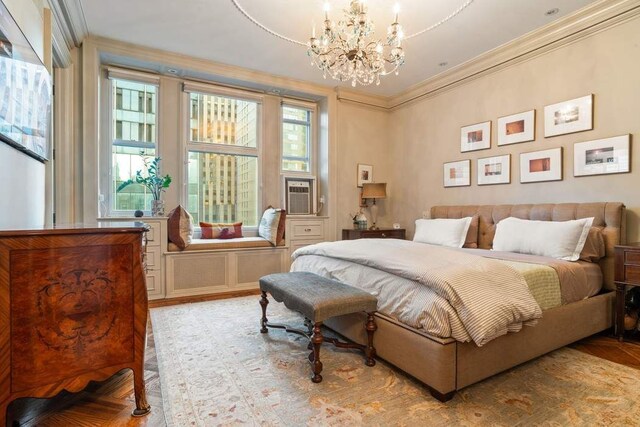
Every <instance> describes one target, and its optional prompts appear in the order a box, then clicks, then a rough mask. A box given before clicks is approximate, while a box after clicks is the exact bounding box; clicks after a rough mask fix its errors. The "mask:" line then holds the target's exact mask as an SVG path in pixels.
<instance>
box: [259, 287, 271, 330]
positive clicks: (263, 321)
mask: <svg viewBox="0 0 640 427" xmlns="http://www.w3.org/2000/svg"><path fill="white" fill-rule="evenodd" d="M261 292H262V298H260V307H262V319H260V333H262V334H266V333H267V332H268V330H267V322H268V320H267V305H269V300H268V299H267V293H266V292H265V291H261Z"/></svg>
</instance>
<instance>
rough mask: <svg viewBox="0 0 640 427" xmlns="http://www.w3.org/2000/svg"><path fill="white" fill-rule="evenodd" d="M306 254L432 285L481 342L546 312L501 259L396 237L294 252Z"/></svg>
mask: <svg viewBox="0 0 640 427" xmlns="http://www.w3.org/2000/svg"><path fill="white" fill-rule="evenodd" d="M305 255H314V256H323V257H328V258H333V259H338V260H344V261H349V262H352V263H356V264H360V265H364V266H368V267H371V268H374V269H377V270H380V271H384V272H387V273H389V274H393V275H396V276H398V277H401V278H404V279H408V280H412V281H415V282H417V283H419V284H421V285H423V286H426V287H428V288H429V289H431V290H432V291H433V292H434V293H435V294H437V296H438V297H440V298H441V299H443V300H445V301H446V302H447V303H448V304H449V305H450V306H451V307H452V308H453V310H454V311H455V313H456V314H457V316H458V317H459V320H460V322H461V323H462V325H464V328H465V329H466V331H467V332H468V334H469V336H470V337H471V339H472V340H473V341H474V342H475V343H476V344H477V345H478V346H481V345H484V344H486V343H487V342H489V341H490V340H492V339H494V338H497V337H499V336H501V335H505V334H506V333H507V332H516V331H519V330H520V329H521V328H522V326H523V325H533V324H535V323H536V321H537V320H536V319H539V318H540V317H541V316H542V311H541V309H540V306H539V305H538V304H537V303H536V301H535V299H534V298H533V296H532V295H531V292H530V291H529V289H528V287H527V283H526V282H525V279H524V278H523V276H522V275H521V274H520V273H518V272H517V271H516V270H514V269H513V268H510V267H509V266H507V265H505V264H504V263H501V262H500V261H497V260H493V259H488V258H484V257H481V256H477V255H472V254H466V253H461V252H459V251H455V250H451V249H447V248H443V247H440V246H432V245H426V244H423V243H414V242H410V241H406V240H396V239H388V240H387V239H379V240H375V241H373V240H371V239H361V240H347V241H340V242H327V243H320V244H317V245H312V246H306V247H303V248H300V249H298V250H297V251H296V252H295V253H294V254H293V258H294V260H295V259H297V258H299V257H303V256H305ZM294 265H295V263H294ZM443 321H446V319H443Z"/></svg>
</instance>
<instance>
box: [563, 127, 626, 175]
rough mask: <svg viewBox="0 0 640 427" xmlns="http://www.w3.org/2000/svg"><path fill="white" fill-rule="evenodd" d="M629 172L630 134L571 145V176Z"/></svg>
mask: <svg viewBox="0 0 640 427" xmlns="http://www.w3.org/2000/svg"><path fill="white" fill-rule="evenodd" d="M627 172H631V135H629V134H627V135H621V136H614V137H612V138H604V139H594V140H593V141H586V142H577V143H575V144H574V145H573V176H590V175H609V174H614V173H627Z"/></svg>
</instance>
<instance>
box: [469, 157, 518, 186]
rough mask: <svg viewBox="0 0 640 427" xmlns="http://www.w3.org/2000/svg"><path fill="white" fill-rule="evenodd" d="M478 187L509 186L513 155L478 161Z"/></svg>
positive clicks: (485, 158)
mask: <svg viewBox="0 0 640 427" xmlns="http://www.w3.org/2000/svg"><path fill="white" fill-rule="evenodd" d="M477 171H478V172H477V173H478V185H494V184H509V183H510V182H511V154H505V155H503V156H492V157H484V158H481V159H478V169H477Z"/></svg>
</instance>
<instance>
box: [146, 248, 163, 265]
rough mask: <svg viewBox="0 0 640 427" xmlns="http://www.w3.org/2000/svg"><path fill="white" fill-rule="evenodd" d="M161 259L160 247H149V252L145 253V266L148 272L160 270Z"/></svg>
mask: <svg viewBox="0 0 640 427" xmlns="http://www.w3.org/2000/svg"><path fill="white" fill-rule="evenodd" d="M160 257H162V254H161V253H160V247H155V246H150V247H147V252H146V253H145V261H146V263H145V265H146V267H147V270H158V269H160V264H161V263H160Z"/></svg>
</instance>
